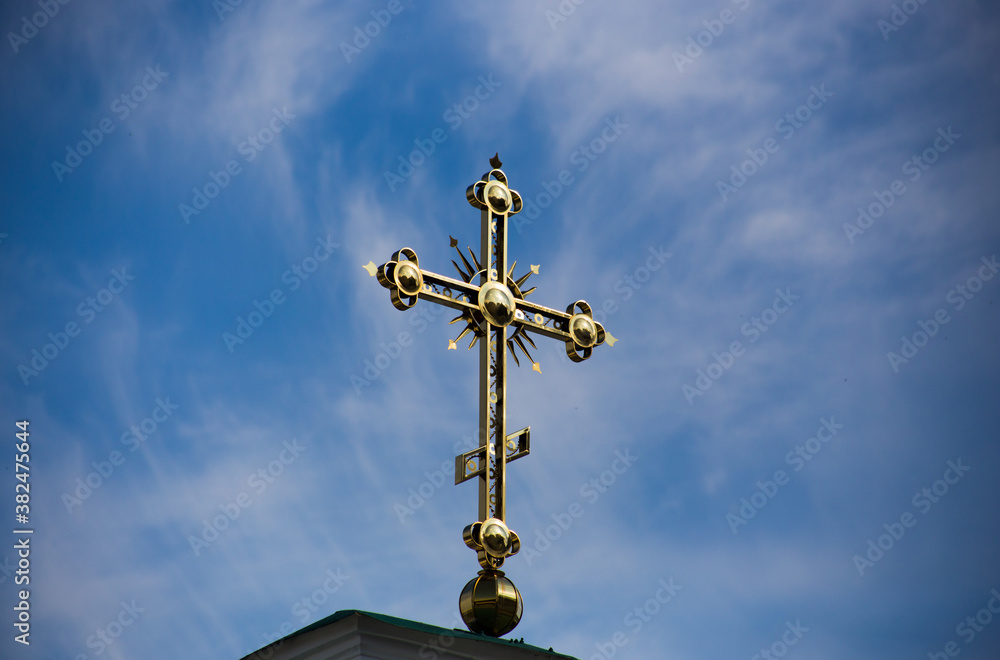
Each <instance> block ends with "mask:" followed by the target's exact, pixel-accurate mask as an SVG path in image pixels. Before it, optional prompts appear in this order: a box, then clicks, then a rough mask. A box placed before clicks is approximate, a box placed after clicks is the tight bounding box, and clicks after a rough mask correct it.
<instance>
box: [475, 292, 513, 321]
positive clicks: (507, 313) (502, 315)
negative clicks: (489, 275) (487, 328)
mask: <svg viewBox="0 0 1000 660" xmlns="http://www.w3.org/2000/svg"><path fill="white" fill-rule="evenodd" d="M479 309H480V311H481V312H482V313H483V316H485V317H486V320H487V321H489V322H490V323H492V324H493V325H496V326H500V327H504V326H508V325H510V324H511V322H513V320H514V311H515V303H514V294H512V293H511V292H510V289H508V288H507V287H506V286H505V285H503V284H501V283H500V282H496V281H493V282H487V283H486V284H484V285H483V286H482V287H481V288H480V289H479Z"/></svg>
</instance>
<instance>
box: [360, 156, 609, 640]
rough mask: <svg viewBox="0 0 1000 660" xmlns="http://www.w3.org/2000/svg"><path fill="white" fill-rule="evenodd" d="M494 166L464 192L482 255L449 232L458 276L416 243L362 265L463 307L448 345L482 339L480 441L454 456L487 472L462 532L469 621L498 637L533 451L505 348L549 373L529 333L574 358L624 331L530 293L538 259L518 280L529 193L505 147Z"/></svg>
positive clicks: (414, 295)
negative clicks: (509, 497) (514, 184)
mask: <svg viewBox="0 0 1000 660" xmlns="http://www.w3.org/2000/svg"><path fill="white" fill-rule="evenodd" d="M490 166H491V169H490V171H489V172H487V173H486V174H484V175H483V176H482V178H481V179H480V180H479V181H476V182H475V183H473V184H472V185H470V186H469V187H468V188H467V189H466V191H465V197H466V199H467V200H468V202H469V204H471V205H472V206H473V207H474V208H477V209H479V210H480V246H479V256H478V257H477V256H476V254H475V253H474V252H473V251H472V248H468V252H469V255H468V256H469V258H471V262H470V261H469V258H466V255H465V253H464V252H462V250H461V249H460V248H459V247H458V241H457V240H456V239H454V238H452V237H450V236H449V237H448V238H449V239H450V242H451V247H453V248H455V250H456V251H457V252H458V258H459V260H460V262H461V263H459V262H458V261H454V260H453V261H452V264H453V265H454V266H455V270H456V271H458V275H459V277H460V278H461V279H460V280H456V279H454V278H451V277H446V276H444V275H438V274H436V273H432V272H430V271H427V270H424V269H422V268H421V267H420V262H419V260H418V258H417V254H416V252H414V251H413V250H412V249H410V248H403V249H402V250H399V251H397V252H396V253H395V254H393V255H392V259H391V260H390V261H387V262H386V263H384V264H382V265H381V266H378V267H377V268H376V267H375V265H374V263H373V262H369V263H368V264H366V265H365V266H364V268H365V269H366V270H368V272H369V274H370V275H377V277H378V282H379V284H381V285H382V286H383V287H385V288H387V289H389V295H390V299H391V301H392V304H393V306H394V307H396V309H399V310H406V309H409V308H411V307H413V305H415V304H416V302H417V300H419V299H421V298H423V299H425V300H429V301H430V302H434V303H437V304H439V305H444V306H446V307H451V308H452V309H454V310H456V311H458V313H459V315H458V316H457V317H455V318H454V319H452V320H451V323H462V324H463V328H462V331H461V333H460V334H459V335H458V337H456V338H455V339H453V340H450V341H449V342H448V348H449V349H454V348H457V344H458V342H459V341H461V340H462V338H464V337H465V336H466V335H471V338H470V341H469V348H470V349H471V348H472V347H473V346H475V345H476V344H477V343H478V344H479V376H480V381H479V443H480V444H479V447H478V448H476V449H474V450H472V451H468V452H466V453H464V454H461V455H460V456H456V457H455V483H456V484H460V483H462V482H464V481H468V480H469V479H473V478H476V477H478V479H479V519H478V520H477V521H476V522H474V523H472V524H470V525H467V526H466V528H465V530H464V532H463V535H462V536H463V539H464V541H465V543H466V545H468V546H469V547H470V548H472V549H473V550H475V551H476V554H477V557H478V559H479V564H480V566H481V567H482V569H483V570H481V571H480V572H479V577H477V578H475V579H474V580H472V581H471V582H469V584H467V585H466V586H465V589H464V590H463V591H462V596H461V599H460V608H461V611H462V618H463V619H464V620H465V623H466V625H468V626H469V629H470V630H472V631H473V632H482V633H485V634H487V635H492V636H494V637H498V636H500V635H503V634H506V633H507V632H510V631H511V630H513V629H514V626H516V625H517V623H518V621H520V619H521V594H520V592H518V590H517V587H515V586H514V583H513V582H511V581H510V580H509V579H508V578H506V577H504V574H503V572H502V571H500V570H498V569H499V568H500V566H502V565H503V562H504V559H506V558H507V557H510V556H512V555H514V554H517V552H518V550H519V549H520V547H521V542H520V539H519V538H518V536H517V534H516V533H515V532H514V531H513V530H511V529H510V528H509V527H507V523H506V507H505V505H506V476H507V463H509V462H510V461H513V460H516V459H518V458H521V457H523V456H526V455H528V453H529V451H530V444H531V443H530V439H531V428H530V427H528V428H525V429H522V430H520V431H518V432H516V433H513V434H510V435H508V434H507V410H506V398H507V349H510V355H511V357H513V358H514V362H515V364H517V365H518V366H520V361H519V360H518V357H517V352H518V351H520V352H521V353H522V354H523V355H524V356H525V357H527V358H528V360H530V361H531V365H532V369H533V370H534V371H537V372H538V373H541V371H542V369H541V365H540V364H539V363H538V362H535V360H534V358H532V357H531V353H529V349H528V347H529V346H530V347H531V348H532V349H537V346H535V342H534V340H533V339H532V338H531V336H530V334H529V333H534V334H536V335H540V336H542V337H550V338H552V339H556V340H559V341H562V342H563V343H564V344H565V347H566V354H567V355H568V356H569V358H570V359H571V360H573V361H574V362H582V361H584V360H586V359H587V358H589V357H590V355H591V353H592V351H593V349H594V348H595V347H596V346H600V345H601V344H603V343H604V341H605V339H606V338H607V339H608V344H609V345H612V344H614V342H615V341H617V340H615V339H614V338H613V337H612V336H611V335H610V334H609V333H606V332H605V330H604V326H602V325H601V324H600V323H598V322H597V321H595V320H594V314H593V310H592V309H591V308H590V305H588V304H587V303H586V302H584V301H583V300H578V301H576V302H574V303H573V304H571V305H569V306H568V307H567V308H566V311H565V312H560V311H558V310H555V309H551V308H549V307H544V306H542V305H538V304H535V303H532V302H528V301H527V300H526V299H525V298H526V297H527V296H528V295H529V294H531V293H532V292H533V291H534V290H535V287H531V288H530V289H527V290H524V289H523V288H522V287H523V286H524V285H525V284H526V283H527V281H528V278H529V277H531V276H532V275H537V274H538V272H539V266H531V268H530V270H529V271H528V272H527V273H525V274H524V275H523V276H521V277H519V278H518V279H516V280H515V279H514V278H513V275H514V268H515V267H516V266H517V262H514V264H512V265H511V267H510V268H509V269H508V268H507V220H508V218H509V217H510V216H512V215H514V214H516V213H518V212H520V211H521V209H522V208H523V201H522V199H521V195H520V194H518V192H517V191H516V190H512V189H511V188H510V186H509V184H508V181H507V176H506V175H505V174H504V173H503V171H502V170H501V169H500V167H501V166H502V163H501V162H500V158H499V155H497V156H494V157H493V158H491V159H490ZM508 327H509V328H511V334H510V336H508V335H507V328H508Z"/></svg>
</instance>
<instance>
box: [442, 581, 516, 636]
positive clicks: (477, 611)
mask: <svg viewBox="0 0 1000 660" xmlns="http://www.w3.org/2000/svg"><path fill="white" fill-rule="evenodd" d="M458 609H459V611H461V613H462V619H463V620H464V621H465V625H467V626H468V627H469V630H471V631H472V632H476V633H483V634H485V635H489V636H491V637H500V636H501V635H506V634H507V633H509V632H510V631H511V630H513V629H514V627H515V626H516V625H517V624H518V622H519V621H520V620H521V613H522V611H523V600H522V598H521V592H519V591H518V590H517V587H515V586H514V583H513V582H511V581H510V579H509V578H507V577H505V576H504V574H503V571H492V570H489V569H483V570H481V571H479V575H477V576H476V577H475V578H473V579H472V580H471V581H470V582H469V583H468V584H467V585H465V588H464V589H462V595H461V596H460V597H459V599H458Z"/></svg>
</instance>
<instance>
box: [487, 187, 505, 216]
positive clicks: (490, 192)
mask: <svg viewBox="0 0 1000 660" xmlns="http://www.w3.org/2000/svg"><path fill="white" fill-rule="evenodd" d="M486 202H487V203H488V204H489V205H490V208H491V209H492V210H493V212H494V213H506V212H507V211H508V209H510V203H511V201H510V193H509V192H508V191H507V186H505V185H503V184H502V183H500V182H499V181H490V182H489V183H487V184H486Z"/></svg>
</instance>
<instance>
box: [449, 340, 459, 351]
mask: <svg viewBox="0 0 1000 660" xmlns="http://www.w3.org/2000/svg"><path fill="white" fill-rule="evenodd" d="M448 350H449V351H457V350H458V344H457V343H455V340H454V339H449V340H448Z"/></svg>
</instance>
